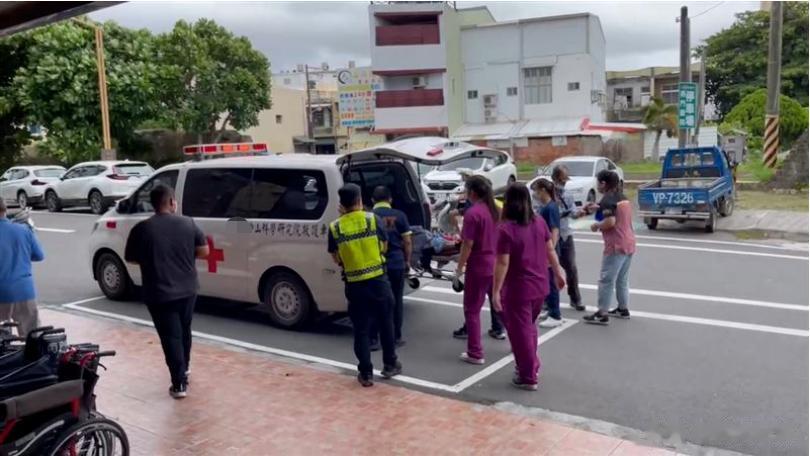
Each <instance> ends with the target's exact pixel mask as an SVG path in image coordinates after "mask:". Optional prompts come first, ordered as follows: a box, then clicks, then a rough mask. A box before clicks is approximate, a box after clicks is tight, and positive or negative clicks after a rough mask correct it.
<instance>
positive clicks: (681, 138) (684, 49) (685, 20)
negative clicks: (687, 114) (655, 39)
mask: <svg viewBox="0 0 810 456" xmlns="http://www.w3.org/2000/svg"><path fill="white" fill-rule="evenodd" d="M680 23H681V78H680V80H681V82H692V68H691V65H690V64H689V63H690V60H691V56H690V55H689V9H688V8H687V7H685V6H682V7H681V17H680ZM688 138H689V129H688V128H684V129H680V130H679V131H678V148H679V149H683V148H684V147H686V140H687V139H688Z"/></svg>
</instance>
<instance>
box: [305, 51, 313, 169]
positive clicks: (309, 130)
mask: <svg viewBox="0 0 810 456" xmlns="http://www.w3.org/2000/svg"><path fill="white" fill-rule="evenodd" d="M304 78H306V84H307V140H308V141H309V153H311V154H314V153H315V138H314V137H313V136H312V103H311V99H310V95H309V65H306V64H305V65H304Z"/></svg>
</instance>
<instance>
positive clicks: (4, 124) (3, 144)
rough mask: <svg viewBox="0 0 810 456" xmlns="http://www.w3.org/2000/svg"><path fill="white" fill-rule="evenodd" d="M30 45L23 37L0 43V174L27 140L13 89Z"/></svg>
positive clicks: (10, 164)
mask: <svg viewBox="0 0 810 456" xmlns="http://www.w3.org/2000/svg"><path fill="white" fill-rule="evenodd" d="M29 44H30V40H29V39H28V38H27V37H25V36H12V37H10V38H5V39H2V40H0V172H2V170H4V169H6V168H7V167H9V166H12V165H13V164H14V162H15V161H16V160H17V159H18V158H19V156H20V153H21V152H22V148H23V146H25V145H26V144H28V142H29V140H30V135H29V134H28V130H27V129H26V128H25V117H26V113H25V110H24V109H23V107H22V106H21V105H20V103H19V102H18V99H17V97H16V96H15V95H14V90H13V87H12V82H13V80H14V76H15V75H16V74H17V71H18V70H19V69H20V68H22V67H24V66H25V65H26V63H27V61H28V46H29Z"/></svg>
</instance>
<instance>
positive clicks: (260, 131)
mask: <svg viewBox="0 0 810 456" xmlns="http://www.w3.org/2000/svg"><path fill="white" fill-rule="evenodd" d="M271 98H272V100H273V107H272V108H270V109H266V110H264V111H261V112H260V113H259V125H257V126H255V127H252V128H249V129H247V130H246V131H245V134H246V135H250V136H251V137H252V138H253V141H255V142H264V143H267V146H268V147H269V148H270V151H271V152H285V153H286V152H293V150H294V148H293V137H294V136H305V135H306V134H307V124H306V111H305V109H304V106H306V91H304V90H294V89H286V88H282V87H273V90H272V92H271ZM276 115H281V123H280V124H278V123H276Z"/></svg>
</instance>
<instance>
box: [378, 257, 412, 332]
mask: <svg viewBox="0 0 810 456" xmlns="http://www.w3.org/2000/svg"><path fill="white" fill-rule="evenodd" d="M386 275H387V276H388V282H389V283H390V284H391V292H392V293H393V294H394V307H393V310H392V312H391V314H392V317H393V321H394V340H395V341H396V340H400V339H402V319H403V314H404V311H403V307H404V306H403V295H404V294H405V275H406V272H405V270H404V269H389V270H388V272H387V274H386ZM369 337H370V339H371V340H372V341H375V342H376V341H378V340H379V337H380V327H379V326H378V325H377V320H376V319H372V321H371V324H370V325H369Z"/></svg>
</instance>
